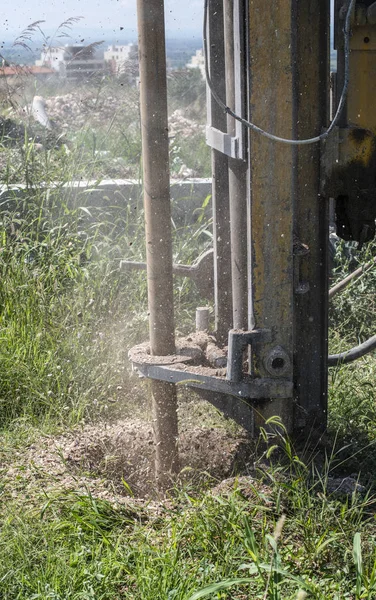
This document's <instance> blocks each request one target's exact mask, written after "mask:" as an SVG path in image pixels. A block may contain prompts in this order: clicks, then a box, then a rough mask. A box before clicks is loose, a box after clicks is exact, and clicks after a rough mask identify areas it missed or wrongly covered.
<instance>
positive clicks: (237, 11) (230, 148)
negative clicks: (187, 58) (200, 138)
mask: <svg viewBox="0 0 376 600" xmlns="http://www.w3.org/2000/svg"><path fill="white" fill-rule="evenodd" d="M244 37H245V36H244V1H243V0H234V49H235V52H234V75H235V106H234V107H231V108H234V110H235V113H236V114H238V115H240V116H241V117H245V113H246V101H245V99H246V94H245V82H246V77H245V67H244V65H245V56H246V54H245V49H244ZM208 38H209V44H208V50H209V56H208V61H209V65H210V62H211V60H210V31H209V32H208ZM225 69H226V66H225V61H224V58H223V78H224V74H225ZM223 101H224V102H225V101H226V99H225V98H223ZM215 102H216V101H215V100H214V98H213V97H212V96H211V93H210V91H209V90H208V102H207V107H208V108H207V115H208V123H209V125H208V126H207V128H206V142H207V144H208V145H209V146H211V147H212V148H214V150H218V152H222V153H223V154H226V156H230V157H231V158H234V159H239V160H245V159H246V131H245V128H244V127H243V125H242V124H241V123H240V122H239V121H236V124H235V131H236V135H235V136H231V135H230V134H228V133H226V132H225V131H220V130H219V129H218V128H216V127H214V126H213V117H212V113H213V109H212V104H213V103H215Z"/></svg>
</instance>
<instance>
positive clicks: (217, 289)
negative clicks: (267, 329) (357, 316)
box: [208, 0, 232, 343]
mask: <svg viewBox="0 0 376 600" xmlns="http://www.w3.org/2000/svg"><path fill="white" fill-rule="evenodd" d="M222 2H223V0H211V2H210V13H209V18H208V26H209V36H208V37H209V44H210V56H209V58H210V65H209V67H210V75H211V80H212V82H213V85H214V87H215V89H216V90H218V93H219V95H220V96H221V97H222V98H225V97H226V86H225V79H224V77H223V73H224V66H225V51H224V39H223V27H224V25H223V6H222ZM208 102H209V103H210V110H211V115H212V118H211V122H212V125H213V127H215V128H217V129H219V130H221V131H226V128H227V120H226V114H225V113H224V111H223V110H222V109H221V108H220V107H219V106H218V104H217V103H216V101H215V100H214V98H213V97H212V96H211V94H210V93H209V94H208ZM212 170H213V194H212V206H213V234H214V242H213V245H214V301H215V328H216V332H217V339H218V342H219V343H226V342H227V336H228V331H229V329H231V325H232V297H231V296H232V294H231V240H230V212H229V200H228V196H229V181H228V158H227V156H226V155H225V154H222V153H221V152H219V151H218V150H212Z"/></svg>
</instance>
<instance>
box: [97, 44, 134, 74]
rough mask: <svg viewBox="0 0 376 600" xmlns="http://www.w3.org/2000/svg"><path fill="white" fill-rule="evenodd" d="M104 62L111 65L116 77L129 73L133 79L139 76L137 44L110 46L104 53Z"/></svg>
mask: <svg viewBox="0 0 376 600" xmlns="http://www.w3.org/2000/svg"><path fill="white" fill-rule="evenodd" d="M104 60H105V62H106V63H107V64H108V65H109V67H110V71H111V73H113V74H114V75H116V76H119V75H122V74H124V73H128V74H129V75H131V76H132V77H137V76H138V48H137V44H127V45H125V46H115V45H113V46H109V47H108V49H107V50H106V51H105V53H104Z"/></svg>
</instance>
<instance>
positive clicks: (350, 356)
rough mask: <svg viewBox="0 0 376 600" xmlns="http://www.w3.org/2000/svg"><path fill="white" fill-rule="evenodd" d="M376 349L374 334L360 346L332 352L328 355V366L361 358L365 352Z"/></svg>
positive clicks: (375, 336)
mask: <svg viewBox="0 0 376 600" xmlns="http://www.w3.org/2000/svg"><path fill="white" fill-rule="evenodd" d="M375 349H376V335H373V336H372V337H371V338H369V340H367V341H366V342H363V344H360V345H359V346H355V347H354V348H351V349H350V350H347V352H341V353H340V354H331V355H329V356H328V367H336V366H337V365H340V364H346V363H349V362H352V361H353V360H357V359H358V358H361V357H362V356H364V355H365V354H368V353H369V352H372V350H375Z"/></svg>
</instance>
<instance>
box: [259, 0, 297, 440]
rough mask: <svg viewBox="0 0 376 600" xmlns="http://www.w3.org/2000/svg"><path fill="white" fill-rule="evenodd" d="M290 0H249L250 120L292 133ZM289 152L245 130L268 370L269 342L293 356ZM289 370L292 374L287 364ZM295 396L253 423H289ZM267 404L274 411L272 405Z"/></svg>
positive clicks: (261, 367)
mask: <svg viewBox="0 0 376 600" xmlns="http://www.w3.org/2000/svg"><path fill="white" fill-rule="evenodd" d="M292 1H293V0H275V1H274V2H272V3H269V5H268V10H267V11H266V10H265V2H264V0H252V1H250V2H249V44H250V48H249V52H250V69H249V70H250V75H249V76H250V98H249V102H250V119H251V120H252V121H253V122H255V123H257V124H258V125H259V126H260V127H262V128H264V129H266V130H267V131H270V132H272V133H275V134H277V135H279V136H283V137H286V138H292V137H293V133H294V132H293V120H292V117H293V112H292V102H293V97H292V50H291V29H292V22H291V12H292ZM292 168H293V152H292V149H291V148H290V147H288V146H287V147H286V146H281V145H278V144H276V143H275V142H272V141H270V140H268V139H265V138H264V137H261V136H260V135H258V134H254V133H251V134H250V177H251V201H250V210H249V217H250V218H249V231H250V240H251V248H250V281H249V290H250V299H249V301H250V307H251V311H250V312H251V314H250V317H251V322H250V323H249V329H252V328H253V327H257V328H261V329H264V328H268V329H271V331H272V335H273V342H271V343H268V344H265V345H262V346H259V347H258V348H256V349H255V351H253V353H252V354H253V359H254V368H255V374H257V375H258V376H267V375H268V373H267V371H266V367H265V362H266V361H267V357H268V354H269V353H270V352H271V351H272V350H273V347H275V346H279V347H282V348H283V349H284V351H285V352H286V353H287V355H288V356H289V357H290V364H292V356H293V319H294V315H293V258H292V246H293V176H292ZM286 377H287V378H288V379H290V380H291V381H292V369H291V368H289V372H288V373H287V374H286ZM292 403H293V400H292V396H291V397H290V398H287V399H286V400H283V401H281V400H275V402H272V403H270V404H269V405H267V408H266V407H265V409H263V408H260V415H258V417H257V422H258V424H259V425H262V423H263V418H267V417H268V416H270V415H271V414H272V415H274V414H279V415H280V417H281V418H282V420H283V422H284V424H285V426H286V427H287V429H288V430H291V428H292V412H293V408H292ZM269 410H271V413H270V412H269Z"/></svg>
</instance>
